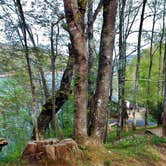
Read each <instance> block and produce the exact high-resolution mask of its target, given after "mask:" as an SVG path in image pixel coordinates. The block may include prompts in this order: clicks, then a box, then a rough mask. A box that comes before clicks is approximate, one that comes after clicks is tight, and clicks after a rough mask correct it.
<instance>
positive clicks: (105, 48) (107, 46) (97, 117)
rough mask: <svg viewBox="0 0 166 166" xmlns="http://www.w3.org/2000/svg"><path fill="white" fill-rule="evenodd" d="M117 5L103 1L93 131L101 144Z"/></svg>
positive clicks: (115, 1) (116, 2)
mask: <svg viewBox="0 0 166 166" xmlns="http://www.w3.org/2000/svg"><path fill="white" fill-rule="evenodd" d="M117 5H118V1H117V0H112V1H110V0H104V1H103V26H102V32H101V41H100V52H99V56H100V57H99V68H98V77H97V85H96V93H95V99H94V100H95V101H94V110H93V117H92V129H91V134H92V136H93V137H94V138H97V139H99V140H100V141H101V142H103V141H104V140H105V133H106V131H105V130H106V123H107V104H108V100H109V89H110V80H111V78H110V75H111V69H112V56H113V46H114V38H115V19H116V10H117Z"/></svg>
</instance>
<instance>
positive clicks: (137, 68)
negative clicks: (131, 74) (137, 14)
mask: <svg viewBox="0 0 166 166" xmlns="http://www.w3.org/2000/svg"><path fill="white" fill-rule="evenodd" d="M146 3H147V0H143V6H142V12H141V20H140V25H139V32H138V46H137V64H136V71H135V82H134V105H135V107H136V104H137V93H138V88H139V87H138V86H139V71H140V61H141V39H142V29H143V22H144V13H145V7H146ZM134 122H135V120H133V123H132V126H133V129H135V128H136V124H135V123H134Z"/></svg>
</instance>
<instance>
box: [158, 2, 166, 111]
mask: <svg viewBox="0 0 166 166" xmlns="http://www.w3.org/2000/svg"><path fill="white" fill-rule="evenodd" d="M163 6H164V7H163V28H162V32H161V39H160V46H159V54H160V57H159V66H158V72H159V75H158V77H159V80H158V107H159V109H160V104H161V100H160V99H161V97H163V81H161V79H162V76H163V72H162V62H163V58H162V54H163V52H162V49H163V48H162V45H163V39H164V34H165V10H166V9H165V8H166V4H165V3H164V4H163Z"/></svg>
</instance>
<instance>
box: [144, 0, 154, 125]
mask: <svg viewBox="0 0 166 166" xmlns="http://www.w3.org/2000/svg"><path fill="white" fill-rule="evenodd" d="M154 3H155V4H154V14H153V25H152V34H151V41H150V54H149V68H148V89H147V95H148V98H147V106H146V111H145V127H146V126H147V125H148V120H147V118H148V110H149V104H150V101H149V96H150V93H151V92H150V85H151V82H150V78H151V71H152V65H153V37H154V28H155V22H156V12H157V10H156V3H157V1H156V0H155V2H154Z"/></svg>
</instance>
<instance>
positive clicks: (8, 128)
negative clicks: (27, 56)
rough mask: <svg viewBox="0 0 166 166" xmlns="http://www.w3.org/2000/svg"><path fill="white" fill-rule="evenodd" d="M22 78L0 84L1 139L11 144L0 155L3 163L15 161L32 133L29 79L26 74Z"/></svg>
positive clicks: (9, 79) (11, 79) (3, 81)
mask: <svg viewBox="0 0 166 166" xmlns="http://www.w3.org/2000/svg"><path fill="white" fill-rule="evenodd" d="M20 76H21V77H16V76H14V77H11V78H8V79H4V80H2V81H1V84H0V122H1V123H0V137H4V138H6V139H7V140H8V142H9V144H8V145H7V146H6V147H5V148H4V149H3V150H2V152H1V154H0V158H1V159H2V160H1V162H9V161H11V162H12V161H15V160H16V159H17V158H18V157H19V156H20V154H21V153H22V151H23V148H24V146H25V144H26V143H27V141H28V140H29V138H30V135H31V132H32V131H31V130H32V125H33V124H32V117H31V112H30V110H31V107H29V105H31V96H30V93H29V90H28V88H27V87H26V86H27V84H26V83H27V80H28V79H27V76H26V75H24V74H22V75H20ZM23 82H24V83H23Z"/></svg>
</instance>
